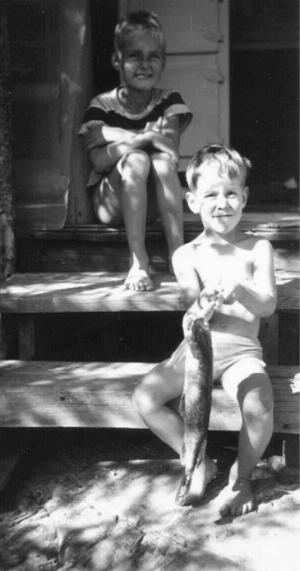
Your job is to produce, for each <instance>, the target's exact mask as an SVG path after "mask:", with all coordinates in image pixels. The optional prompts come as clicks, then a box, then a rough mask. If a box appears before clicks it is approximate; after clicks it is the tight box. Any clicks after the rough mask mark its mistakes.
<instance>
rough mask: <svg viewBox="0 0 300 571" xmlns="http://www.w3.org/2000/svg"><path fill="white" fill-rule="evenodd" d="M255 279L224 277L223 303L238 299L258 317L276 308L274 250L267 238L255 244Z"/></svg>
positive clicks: (266, 314)
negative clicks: (237, 280) (241, 280)
mask: <svg viewBox="0 0 300 571" xmlns="http://www.w3.org/2000/svg"><path fill="white" fill-rule="evenodd" d="M253 255H254V271H253V279H251V280H245V281H243V282H239V283H237V282H235V280H234V279H232V278H230V277H229V278H227V279H224V281H223V288H222V291H221V292H220V293H221V296H222V299H223V303H225V304H226V303H228V304H231V303H233V302H234V301H238V302H239V303H240V304H241V305H243V306H244V307H245V308H246V309H247V310H248V311H249V312H251V313H252V314H253V315H256V316H257V317H266V316H268V315H271V314H272V313H273V312H274V311H275V308H276V300H277V295H276V281H275V272H274V259H273V250H272V246H271V244H270V242H268V241H267V240H258V241H257V242H256V244H255V246H254V250H253Z"/></svg>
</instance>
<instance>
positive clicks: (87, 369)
mask: <svg viewBox="0 0 300 571" xmlns="http://www.w3.org/2000/svg"><path fill="white" fill-rule="evenodd" d="M154 366H155V364H153V363H95V362H94V363H84V362H83V363H74V362H43V361H35V362H33V361H31V362H26V361H2V362H0V386H1V401H0V426H2V427H99V428H103V427H110V428H145V425H144V423H143V421H142V420H141V418H140V417H139V415H138V414H137V412H136V410H135V408H134V406H133V404H132V400H131V395H132V391H133V388H134V387H135V385H136V384H137V383H138V382H139V380H140V379H141V377H142V376H143V375H145V374H147V373H149V371H151V369H152V368H153V367H154ZM268 372H269V375H270V378H271V380H272V385H273V392H274V399H275V429H274V430H275V431H276V432H289V433H297V431H298V430H299V404H300V398H299V397H300V393H299V392H293V382H294V390H298V391H299V387H298V388H297V389H295V387H296V382H295V378H296V375H297V373H298V379H299V368H297V367H282V366H277V367H269V368H268ZM298 382H299V381H298ZM240 426H241V419H240V412H239V409H238V406H237V405H236V404H235V403H234V402H233V401H232V400H231V399H230V398H229V397H228V396H227V395H226V393H225V392H224V390H223V389H222V388H221V386H215V388H214V389H213V404H212V410H211V417H210V429H211V430H239V429H240Z"/></svg>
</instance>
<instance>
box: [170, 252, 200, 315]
mask: <svg viewBox="0 0 300 571" xmlns="http://www.w3.org/2000/svg"><path fill="white" fill-rule="evenodd" d="M172 264H173V269H174V273H175V276H176V279H177V282H178V285H179V288H180V291H181V295H182V299H183V303H184V305H185V307H186V309H188V308H189V307H190V306H191V305H192V304H193V303H194V302H195V301H196V300H197V299H198V298H199V295H200V281H199V277H198V274H197V272H196V271H195V268H194V265H193V246H192V245H190V244H185V245H183V246H180V248H178V249H177V250H176V251H175V252H174V254H173V257H172Z"/></svg>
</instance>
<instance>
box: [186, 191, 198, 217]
mask: <svg viewBox="0 0 300 571" xmlns="http://www.w3.org/2000/svg"><path fill="white" fill-rule="evenodd" d="M185 199H186V201H187V203H188V207H189V209H190V210H191V211H192V212H193V214H199V205H198V202H197V199H196V196H195V194H194V193H193V192H190V191H189V190H188V191H187V192H186V193H185Z"/></svg>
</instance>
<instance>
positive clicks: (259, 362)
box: [167, 331, 266, 400]
mask: <svg viewBox="0 0 300 571" xmlns="http://www.w3.org/2000/svg"><path fill="white" fill-rule="evenodd" d="M211 339H212V346H213V378H214V381H216V382H217V381H220V382H221V384H222V386H223V388H224V390H225V391H226V393H227V394H228V395H230V396H231V397H232V398H234V399H235V400H236V399H237V392H238V388H239V386H240V384H241V383H242V381H244V380H245V379H247V378H248V377H249V376H250V375H254V374H263V375H266V371H265V363H264V361H263V356H262V347H261V345H260V343H259V341H258V339H251V338H249V337H241V336H239V335H232V334H228V333H223V332H219V331H212V332H211ZM185 354H186V341H185V340H183V341H182V342H181V343H180V345H179V346H178V347H177V349H176V350H175V351H174V353H172V355H171V357H170V359H168V360H167V365H170V366H172V367H176V369H177V370H178V368H179V369H181V370H182V374H184V366H185Z"/></svg>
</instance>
